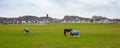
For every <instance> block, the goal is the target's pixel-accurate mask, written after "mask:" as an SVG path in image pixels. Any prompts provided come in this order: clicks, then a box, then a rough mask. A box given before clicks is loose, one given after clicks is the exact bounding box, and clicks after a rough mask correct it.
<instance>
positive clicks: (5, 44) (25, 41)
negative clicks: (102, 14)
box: [0, 23, 120, 48]
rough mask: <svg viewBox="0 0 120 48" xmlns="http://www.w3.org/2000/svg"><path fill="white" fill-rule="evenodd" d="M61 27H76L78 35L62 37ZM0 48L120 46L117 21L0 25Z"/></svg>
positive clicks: (101, 47) (119, 31)
mask: <svg viewBox="0 0 120 48" xmlns="http://www.w3.org/2000/svg"><path fill="white" fill-rule="evenodd" d="M26 27H28V28H29V30H30V34H29V35H24V34H23V29H24V28H26ZM64 28H72V29H74V30H80V31H81V32H80V34H81V36H80V38H78V39H77V37H76V36H73V37H72V38H69V37H68V36H64V35H63V30H64ZM67 35H68V34H67ZM0 48H120V24H77V23H76V24H9V25H4V24H0Z"/></svg>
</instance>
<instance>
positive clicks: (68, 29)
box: [64, 28, 72, 36]
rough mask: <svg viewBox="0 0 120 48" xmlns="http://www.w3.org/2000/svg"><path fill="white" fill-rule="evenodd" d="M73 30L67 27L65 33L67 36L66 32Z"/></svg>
mask: <svg viewBox="0 0 120 48" xmlns="http://www.w3.org/2000/svg"><path fill="white" fill-rule="evenodd" d="M71 31H72V29H71V28H65V29H64V35H65V36H66V32H71Z"/></svg>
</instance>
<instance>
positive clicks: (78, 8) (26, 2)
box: [0, 0, 120, 18]
mask: <svg viewBox="0 0 120 48" xmlns="http://www.w3.org/2000/svg"><path fill="white" fill-rule="evenodd" d="M46 14H49V16H50V17H53V18H63V17H64V16H65V15H76V16H80V17H88V18H91V17H92V16H94V15H101V16H104V17H108V18H120V0H0V17H19V16H23V15H35V16H38V17H41V16H45V15H46Z"/></svg>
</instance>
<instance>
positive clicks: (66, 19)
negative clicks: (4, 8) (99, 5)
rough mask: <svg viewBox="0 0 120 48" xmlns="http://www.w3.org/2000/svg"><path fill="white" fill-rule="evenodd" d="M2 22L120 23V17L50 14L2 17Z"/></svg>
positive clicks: (0, 20) (0, 18) (0, 19)
mask: <svg viewBox="0 0 120 48" xmlns="http://www.w3.org/2000/svg"><path fill="white" fill-rule="evenodd" d="M0 23H2V24H42V23H120V19H108V18H106V17H102V16H93V17H92V18H84V17H79V16H72V15H65V16H64V18H63V19H57V18H52V17H49V16H48V14H47V15H46V16H43V17H36V16H31V15H26V16H22V17H18V18H4V17H0Z"/></svg>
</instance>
